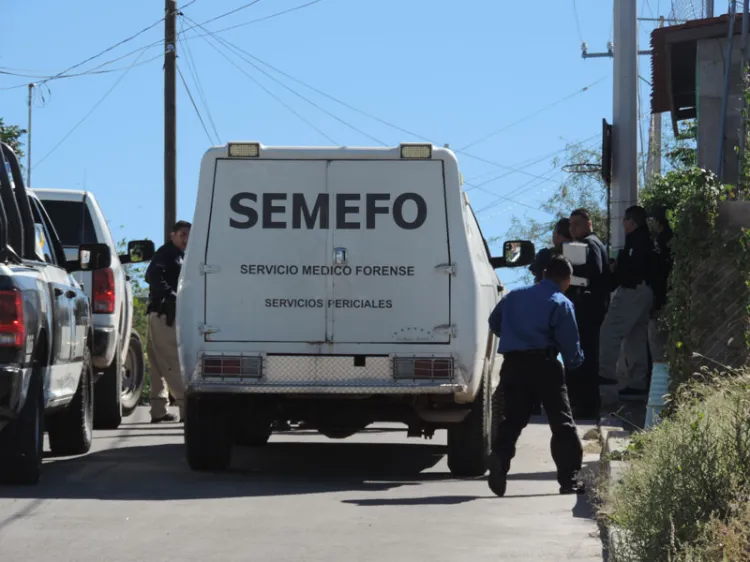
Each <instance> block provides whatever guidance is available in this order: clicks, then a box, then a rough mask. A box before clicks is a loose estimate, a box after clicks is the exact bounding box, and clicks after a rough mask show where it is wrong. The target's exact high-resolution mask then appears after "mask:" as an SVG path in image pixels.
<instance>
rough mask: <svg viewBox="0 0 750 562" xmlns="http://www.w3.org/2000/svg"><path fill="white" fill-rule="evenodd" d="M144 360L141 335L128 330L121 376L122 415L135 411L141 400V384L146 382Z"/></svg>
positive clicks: (125, 415)
mask: <svg viewBox="0 0 750 562" xmlns="http://www.w3.org/2000/svg"><path fill="white" fill-rule="evenodd" d="M145 366H146V360H145V357H144V355H143V342H142V341H141V336H140V335H139V334H138V332H136V331H135V330H133V331H132V332H130V344H129V345H128V354H127V355H126V356H125V369H124V373H123V377H122V392H121V394H122V397H121V399H120V401H121V403H122V416H123V417H127V416H129V415H131V414H132V413H133V412H135V409H136V408H137V407H138V403H139V402H140V400H141V393H142V392H143V386H144V385H145V384H146V377H145V374H146V368H145Z"/></svg>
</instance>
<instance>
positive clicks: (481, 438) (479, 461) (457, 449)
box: [448, 377, 492, 478]
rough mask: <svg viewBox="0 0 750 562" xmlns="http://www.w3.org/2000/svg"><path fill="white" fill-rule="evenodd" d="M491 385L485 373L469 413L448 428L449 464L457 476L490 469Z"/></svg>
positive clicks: (476, 474)
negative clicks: (489, 387)
mask: <svg viewBox="0 0 750 562" xmlns="http://www.w3.org/2000/svg"><path fill="white" fill-rule="evenodd" d="M488 386H489V384H488V382H487V377H485V378H484V379H483V381H482V385H481V387H480V388H479V392H478V393H477V397H476V399H475V400H474V403H473V404H472V406H471V410H470V411H469V414H468V415H467V416H466V417H465V418H464V419H463V421H462V422H461V423H458V424H456V425H454V426H452V427H449V428H448V468H449V469H450V471H451V474H453V475H454V476H458V477H461V478H473V477H476V476H482V475H483V474H484V473H485V472H487V459H488V456H489V448H490V439H491V431H492V429H491V428H492V417H491V403H492V400H491V398H490V396H489V394H490V392H489V389H488V388H487V387H488Z"/></svg>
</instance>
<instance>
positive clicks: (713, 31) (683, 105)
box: [651, 14, 742, 130]
mask: <svg viewBox="0 0 750 562" xmlns="http://www.w3.org/2000/svg"><path fill="white" fill-rule="evenodd" d="M728 25H729V14H724V15H722V16H719V17H716V18H706V19H700V20H692V21H689V22H687V23H684V24H681V25H671V26H668V27H662V28H658V29H655V30H654V31H653V32H652V33H651V52H652V55H651V112H652V113H664V112H667V111H668V112H669V113H671V115H672V125H673V127H674V128H675V130H676V129H677V123H678V121H682V120H684V119H693V118H695V117H696V115H697V112H696V105H697V101H696V64H697V54H698V41H699V40H701V39H720V38H722V37H726V36H727V34H728V31H729V29H728ZM734 32H735V34H740V33H742V14H738V15H737V17H736V19H735V27H734Z"/></svg>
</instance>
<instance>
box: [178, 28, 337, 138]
mask: <svg viewBox="0 0 750 562" xmlns="http://www.w3.org/2000/svg"><path fill="white" fill-rule="evenodd" d="M183 17H186V16H183ZM201 37H202V36H201ZM204 40H205V41H206V42H207V43H208V44H209V45H210V46H211V47H212V48H213V49H214V50H215V51H216V52H218V53H219V54H220V55H221V56H222V57H224V58H225V59H227V61H228V62H229V63H230V64H232V66H234V67H235V68H237V70H239V71H240V72H242V74H244V75H245V76H247V77H248V78H249V79H250V80H252V81H253V82H254V83H255V85H256V86H258V87H259V88H261V89H262V90H263V91H264V92H266V93H267V94H268V95H269V96H271V97H272V98H273V99H274V100H276V101H277V102H278V103H280V104H281V105H283V106H284V107H285V108H286V109H288V110H289V111H290V112H292V113H293V114H294V115H296V116H297V117H298V118H299V119H300V120H301V121H303V122H304V123H306V124H307V125H308V126H309V127H311V128H312V129H314V130H315V131H316V132H318V134H320V135H321V136H323V137H325V138H326V139H327V140H328V141H330V142H332V143H333V144H334V145H336V146H340V145H339V143H338V142H336V141H335V140H334V139H332V138H331V137H330V136H328V135H327V134H326V133H324V132H323V131H322V130H320V129H319V128H318V127H317V126H315V125H314V124H313V123H311V122H310V121H308V120H307V119H305V118H304V117H303V116H302V115H300V114H299V113H298V112H297V111H295V110H294V109H293V108H292V107H290V106H289V105H288V104H287V103H285V102H284V101H283V100H282V99H281V98H279V97H278V96H277V95H276V94H274V93H273V92H272V91H271V90H269V89H268V88H266V87H265V86H264V85H263V84H262V83H261V82H259V81H258V80H257V79H256V78H255V77H254V76H253V75H251V74H250V73H249V72H247V71H246V70H245V69H244V68H242V67H241V66H239V65H238V64H237V63H236V62H234V61H233V60H232V59H230V58H229V57H228V56H227V55H226V54H224V53H223V52H222V51H221V50H220V49H219V48H218V47H216V46H215V45H214V44H213V43H211V42H210V41H208V39H205V37H204Z"/></svg>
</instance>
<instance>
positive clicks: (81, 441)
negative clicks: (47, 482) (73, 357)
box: [46, 347, 94, 456]
mask: <svg viewBox="0 0 750 562" xmlns="http://www.w3.org/2000/svg"><path fill="white" fill-rule="evenodd" d="M46 425H47V433H48V435H49V448H50V450H51V451H52V454H53V455H56V456H70V455H83V454H84V453H88V452H89V450H90V449H91V441H92V438H93V434H94V371H93V369H92V366H91V351H90V350H89V348H88V347H86V348H85V350H84V356H83V368H82V369H81V379H80V380H79V381H78V390H76V394H75V396H74V397H73V400H72V401H71V403H70V404H68V407H67V408H65V410H63V411H62V412H59V413H57V414H53V415H51V416H50V417H49V418H48V419H47V424H46Z"/></svg>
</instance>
